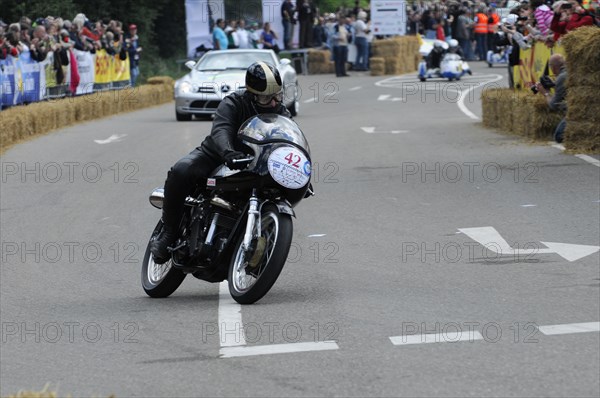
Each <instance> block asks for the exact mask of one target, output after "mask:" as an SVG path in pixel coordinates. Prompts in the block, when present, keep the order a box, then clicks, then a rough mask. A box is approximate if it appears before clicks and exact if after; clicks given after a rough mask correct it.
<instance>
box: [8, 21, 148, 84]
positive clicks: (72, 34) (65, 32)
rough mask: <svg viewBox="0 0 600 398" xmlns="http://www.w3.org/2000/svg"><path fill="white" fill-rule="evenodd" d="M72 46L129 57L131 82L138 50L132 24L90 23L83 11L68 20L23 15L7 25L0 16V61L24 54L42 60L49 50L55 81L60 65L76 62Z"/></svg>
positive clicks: (60, 76)
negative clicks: (51, 55) (125, 27)
mask: <svg viewBox="0 0 600 398" xmlns="http://www.w3.org/2000/svg"><path fill="white" fill-rule="evenodd" d="M73 49H75V50H79V51H85V52H90V53H92V54H95V53H96V51H98V50H105V51H106V53H107V54H109V55H111V56H118V57H119V59H121V60H125V59H126V58H129V60H130V75H131V81H130V84H131V85H132V86H133V85H135V82H136V79H137V77H138V75H139V59H140V55H141V52H142V47H141V46H140V44H139V37H138V35H137V26H136V25H135V24H130V25H129V26H128V27H127V29H124V26H123V23H122V22H121V21H118V20H98V21H95V22H94V21H90V20H89V19H88V18H86V16H85V15H84V14H77V15H76V16H75V17H74V18H73V19H72V20H67V19H63V18H61V17H53V16H46V17H39V18H37V19H34V20H32V19H31V18H29V17H26V16H23V17H21V19H20V20H19V21H18V22H12V23H10V24H9V23H7V22H5V21H2V20H1V19H0V60H4V59H6V58H7V57H9V56H11V57H13V58H18V57H19V56H21V55H23V54H24V53H28V55H29V56H30V57H31V60H33V61H37V62H43V61H45V60H46V58H47V57H48V54H50V53H52V54H53V57H52V59H53V64H54V65H53V67H54V72H55V74H56V75H55V77H56V81H57V84H61V83H62V82H63V81H64V79H65V76H64V68H63V67H64V66H69V65H70V64H75V63H76V60H75V59H74V55H73V52H72V51H70V50H73Z"/></svg>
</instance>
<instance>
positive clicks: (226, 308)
mask: <svg viewBox="0 0 600 398" xmlns="http://www.w3.org/2000/svg"><path fill="white" fill-rule="evenodd" d="M219 341H220V342H221V347H235V346H244V345H246V338H245V337H244V333H243V331H242V306H241V305H240V304H238V303H236V302H235V301H234V300H233V299H232V298H231V295H230V294H229V283H228V282H227V281H223V282H221V283H220V284H219Z"/></svg>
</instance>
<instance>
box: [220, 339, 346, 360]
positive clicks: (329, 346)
mask: <svg viewBox="0 0 600 398" xmlns="http://www.w3.org/2000/svg"><path fill="white" fill-rule="evenodd" d="M339 348H340V347H339V346H338V345H337V343H336V342H335V341H329V340H327V341H317V342H307V343H289V344H269V345H256V346H243V347H223V348H221V350H220V354H221V358H235V357H248V356H254V355H270V354H289V353H293V352H308V351H328V350H337V349H339Z"/></svg>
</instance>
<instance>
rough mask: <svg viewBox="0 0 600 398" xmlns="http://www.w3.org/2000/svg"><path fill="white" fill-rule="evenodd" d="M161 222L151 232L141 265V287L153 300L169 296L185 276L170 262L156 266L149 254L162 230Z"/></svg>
mask: <svg viewBox="0 0 600 398" xmlns="http://www.w3.org/2000/svg"><path fill="white" fill-rule="evenodd" d="M162 226H163V224H162V221H159V222H158V224H157V225H156V228H154V231H153V232H152V236H151V237H150V241H149V242H148V246H146V254H145V255H144V263H143V264H142V287H143V288H144V291H145V292H146V294H147V295H148V296H150V297H154V298H163V297H168V296H170V295H171V294H172V293H173V292H174V291H175V290H177V288H178V287H179V285H181V282H183V280H184V279H185V276H186V274H184V273H183V272H181V270H178V269H175V267H173V265H172V260H169V261H167V262H166V263H164V264H156V263H155V262H154V257H153V256H152V252H150V244H151V243H152V241H153V240H154V239H156V237H157V236H158V234H159V233H160V231H161V230H162Z"/></svg>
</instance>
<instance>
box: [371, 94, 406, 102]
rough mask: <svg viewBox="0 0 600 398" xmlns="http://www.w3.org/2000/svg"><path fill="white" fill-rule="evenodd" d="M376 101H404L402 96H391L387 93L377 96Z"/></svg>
mask: <svg viewBox="0 0 600 398" xmlns="http://www.w3.org/2000/svg"><path fill="white" fill-rule="evenodd" d="M377 101H392V102H397V101H404V98H402V97H392V96H391V95H389V94H382V95H380V96H379V97H378V98H377Z"/></svg>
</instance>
